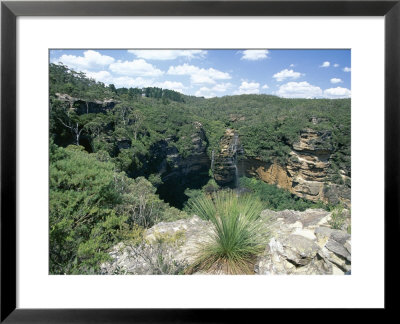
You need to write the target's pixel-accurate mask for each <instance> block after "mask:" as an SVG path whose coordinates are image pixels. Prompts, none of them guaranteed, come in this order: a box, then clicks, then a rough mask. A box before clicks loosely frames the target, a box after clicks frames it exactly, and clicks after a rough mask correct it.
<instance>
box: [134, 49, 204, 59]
mask: <svg viewBox="0 0 400 324" xmlns="http://www.w3.org/2000/svg"><path fill="white" fill-rule="evenodd" d="M128 52H129V53H131V54H134V55H136V56H137V57H139V58H142V59H146V60H175V59H177V58H178V57H184V58H186V59H189V60H190V59H197V58H203V57H205V56H206V55H207V51H203V50H128Z"/></svg>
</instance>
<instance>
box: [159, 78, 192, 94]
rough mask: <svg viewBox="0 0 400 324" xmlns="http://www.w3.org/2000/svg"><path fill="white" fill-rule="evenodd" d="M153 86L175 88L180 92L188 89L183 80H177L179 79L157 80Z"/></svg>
mask: <svg viewBox="0 0 400 324" xmlns="http://www.w3.org/2000/svg"><path fill="white" fill-rule="evenodd" d="M151 86H152V87H158V88H163V89H169V90H175V91H178V92H180V93H183V90H184V89H186V87H185V86H184V85H183V84H182V82H177V81H163V82H155V83H153V84H152V85H151Z"/></svg>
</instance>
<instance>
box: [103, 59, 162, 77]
mask: <svg viewBox="0 0 400 324" xmlns="http://www.w3.org/2000/svg"><path fill="white" fill-rule="evenodd" d="M109 68H110V70H111V71H112V72H114V73H116V74H120V75H126V76H142V77H159V76H161V75H163V74H164V72H163V71H161V70H159V69H157V68H156V67H155V66H154V65H152V64H150V63H147V62H146V61H145V60H143V59H138V60H133V61H125V62H117V63H112V64H110V67H109Z"/></svg>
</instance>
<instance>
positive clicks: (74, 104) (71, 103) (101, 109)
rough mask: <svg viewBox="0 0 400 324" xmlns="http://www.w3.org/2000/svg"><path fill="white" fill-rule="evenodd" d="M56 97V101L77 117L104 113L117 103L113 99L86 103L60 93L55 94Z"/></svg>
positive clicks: (86, 101)
mask: <svg viewBox="0 0 400 324" xmlns="http://www.w3.org/2000/svg"><path fill="white" fill-rule="evenodd" d="M56 97H57V100H59V101H61V102H64V103H65V104H66V107H67V108H69V109H72V110H74V111H75V112H76V113H77V114H78V115H82V114H87V113H88V114H92V113H93V114H98V113H105V112H107V111H108V110H110V109H112V108H114V106H115V105H116V104H117V103H118V102H117V101H115V100H113V99H108V100H104V101H100V100H90V101H88V100H84V99H80V98H74V97H71V96H69V95H67V94H61V93H56Z"/></svg>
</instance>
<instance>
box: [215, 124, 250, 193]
mask: <svg viewBox="0 0 400 324" xmlns="http://www.w3.org/2000/svg"><path fill="white" fill-rule="evenodd" d="M241 154H243V148H242V146H241V144H240V138H239V136H238V134H237V133H235V131H234V130H233V129H230V128H228V129H227V130H226V132H225V134H224V136H223V137H222V139H221V141H220V145H219V151H218V152H215V158H214V159H215V160H214V163H213V174H214V179H215V181H216V182H217V183H218V184H219V185H221V186H235V181H236V180H237V176H238V172H239V171H238V157H239V155H241Z"/></svg>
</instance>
